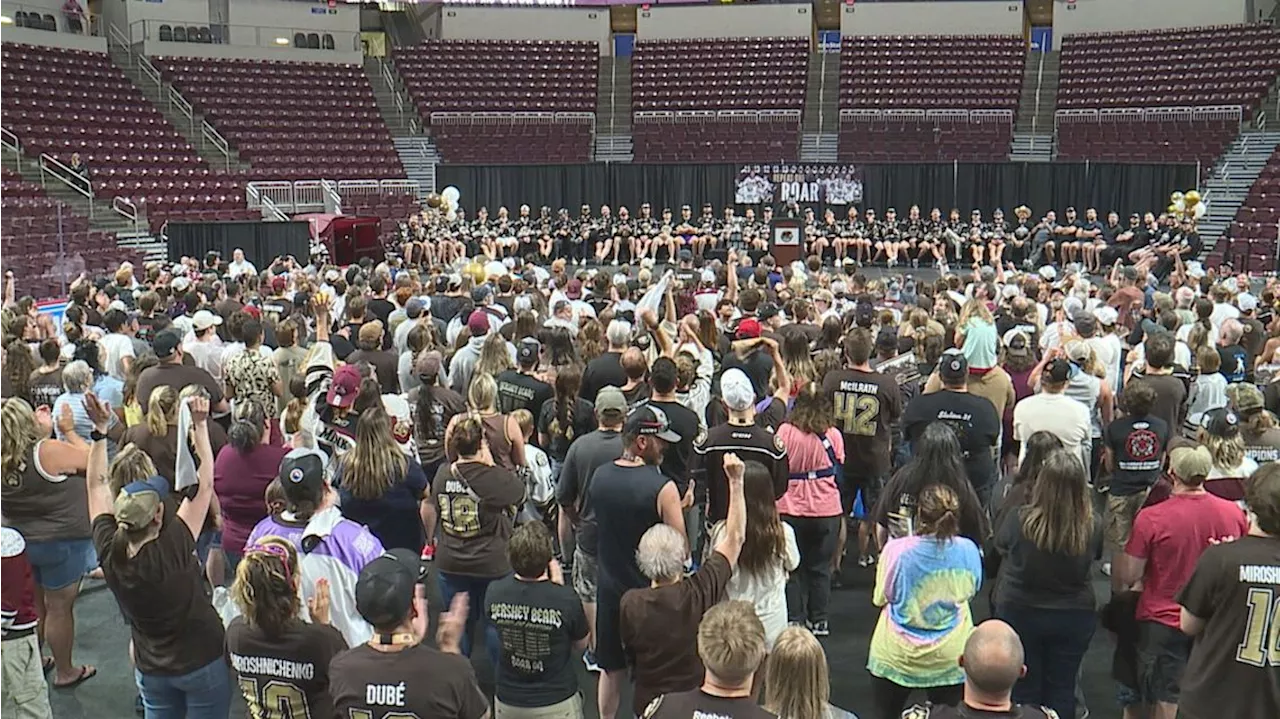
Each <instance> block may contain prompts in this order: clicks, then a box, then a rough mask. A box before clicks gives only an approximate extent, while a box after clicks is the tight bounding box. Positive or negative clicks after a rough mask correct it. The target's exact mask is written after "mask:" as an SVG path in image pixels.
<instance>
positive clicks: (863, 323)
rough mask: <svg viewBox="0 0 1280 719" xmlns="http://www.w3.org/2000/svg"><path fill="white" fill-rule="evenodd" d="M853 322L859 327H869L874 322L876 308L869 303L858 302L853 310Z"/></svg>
mask: <svg viewBox="0 0 1280 719" xmlns="http://www.w3.org/2000/svg"><path fill="white" fill-rule="evenodd" d="M853 320H854V323H855V324H857V325H858V326H859V327H870V326H871V325H872V323H874V322H875V321H876V308H875V306H874V305H872V304H871V303H870V302H859V303H858V304H857V306H856V307H854V308H853Z"/></svg>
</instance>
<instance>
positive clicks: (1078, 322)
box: [1071, 309, 1098, 337]
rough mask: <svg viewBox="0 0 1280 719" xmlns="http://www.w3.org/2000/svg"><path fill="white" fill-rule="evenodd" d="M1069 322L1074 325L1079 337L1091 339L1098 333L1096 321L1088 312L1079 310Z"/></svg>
mask: <svg viewBox="0 0 1280 719" xmlns="http://www.w3.org/2000/svg"><path fill="white" fill-rule="evenodd" d="M1071 322H1072V324H1074V325H1075V328H1076V332H1077V333H1078V334H1079V335H1080V336H1081V337H1092V336H1093V335H1094V333H1095V332H1097V331H1098V320H1097V319H1096V318H1095V317H1094V316H1093V313H1092V312H1090V311H1088V310H1085V309H1081V310H1080V311H1078V312H1076V314H1075V317H1073V318H1072V319H1071Z"/></svg>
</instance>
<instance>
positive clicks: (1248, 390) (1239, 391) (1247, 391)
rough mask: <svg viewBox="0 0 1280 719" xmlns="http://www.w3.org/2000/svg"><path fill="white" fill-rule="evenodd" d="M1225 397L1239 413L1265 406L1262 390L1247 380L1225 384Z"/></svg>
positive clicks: (1246, 412) (1253, 410)
mask: <svg viewBox="0 0 1280 719" xmlns="http://www.w3.org/2000/svg"><path fill="white" fill-rule="evenodd" d="M1227 398H1228V399H1230V400H1231V404H1232V405H1233V406H1234V407H1235V408H1236V411H1237V412H1239V413H1240V414H1249V413H1250V412H1256V411H1258V410H1260V409H1262V408H1263V407H1265V406H1266V401H1265V400H1264V399H1263V397H1262V390H1260V389H1258V387H1257V386H1256V385H1252V384H1249V383H1247V382H1237V383H1235V384H1232V385H1228V386H1227Z"/></svg>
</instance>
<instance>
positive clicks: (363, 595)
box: [355, 549, 426, 628]
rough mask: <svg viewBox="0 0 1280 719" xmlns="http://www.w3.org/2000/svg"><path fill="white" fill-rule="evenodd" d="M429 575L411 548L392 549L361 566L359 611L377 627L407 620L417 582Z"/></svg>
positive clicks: (357, 581)
mask: <svg viewBox="0 0 1280 719" xmlns="http://www.w3.org/2000/svg"><path fill="white" fill-rule="evenodd" d="M425 575H426V572H424V571H423V566H422V560H421V559H419V558H418V555H416V554H414V553H413V552H411V551H409V550H407V549H391V550H388V551H387V552H386V553H385V554H383V555H382V556H381V557H378V558H377V559H375V560H373V561H372V562H369V563H368V564H366V565H364V568H363V569H361V570H360V576H359V578H357V579H356V592H355V594H356V611H357V612H360V616H362V617H364V620H365V621H366V622H368V623H370V624H372V625H373V626H374V628H385V627H389V626H391V625H394V624H396V623H398V622H401V621H403V620H404V618H405V617H407V616H409V610H410V609H412V608H413V594H414V591H415V585H417V583H418V582H420V581H422V579H423V578H424V577H425Z"/></svg>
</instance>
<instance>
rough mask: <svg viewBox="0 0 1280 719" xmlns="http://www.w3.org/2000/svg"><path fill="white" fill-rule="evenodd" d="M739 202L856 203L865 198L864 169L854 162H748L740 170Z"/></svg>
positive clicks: (752, 203) (737, 200) (751, 203)
mask: <svg viewBox="0 0 1280 719" xmlns="http://www.w3.org/2000/svg"><path fill="white" fill-rule="evenodd" d="M734 201H735V202H737V203H738V204H739V205H759V204H780V203H784V202H798V203H800V204H825V205H855V204H858V203H860V202H862V173H861V172H860V171H859V170H858V168H857V166H855V165H746V166H744V167H743V168H742V169H741V170H739V171H738V179H737V187H736V189H735V192H734Z"/></svg>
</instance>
